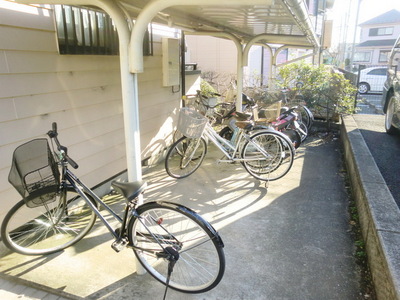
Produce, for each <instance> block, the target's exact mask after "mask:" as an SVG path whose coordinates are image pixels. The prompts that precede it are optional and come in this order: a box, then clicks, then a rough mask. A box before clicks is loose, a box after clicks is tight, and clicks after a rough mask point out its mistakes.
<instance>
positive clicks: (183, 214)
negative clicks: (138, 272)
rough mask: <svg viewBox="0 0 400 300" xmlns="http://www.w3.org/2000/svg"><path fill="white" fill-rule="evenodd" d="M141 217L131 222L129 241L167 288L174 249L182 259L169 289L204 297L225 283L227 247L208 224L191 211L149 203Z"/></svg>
mask: <svg viewBox="0 0 400 300" xmlns="http://www.w3.org/2000/svg"><path fill="white" fill-rule="evenodd" d="M137 213H138V216H137V217H133V218H131V220H130V222H129V225H128V239H129V242H130V244H131V245H132V246H133V247H134V248H133V250H134V252H135V255H136V257H137V258H138V260H139V262H140V263H141V264H142V265H143V267H144V268H145V269H146V270H147V271H148V272H149V273H150V274H151V275H152V276H153V277H154V278H155V279H157V280H158V281H160V282H161V283H163V284H167V277H168V266H169V260H168V258H167V257H166V255H165V254H166V251H168V249H173V251H175V253H177V254H178V256H179V258H178V259H177V261H176V263H175V265H174V268H173V271H172V274H171V277H170V281H169V284H168V286H169V287H171V288H173V289H175V290H177V291H180V292H184V293H203V292H206V291H208V290H211V289H212V288H214V287H215V286H216V285H217V284H218V283H219V282H220V281H221V279H222V276H223V274H224V271H225V256H224V252H223V243H222V240H221V238H220V237H219V235H218V233H217V232H216V231H215V229H214V228H213V227H212V226H211V225H210V224H209V223H208V222H207V221H205V220H204V219H203V218H202V217H200V216H199V215H198V214H197V213H195V212H194V211H192V210H191V209H189V208H187V207H184V206H182V205H179V204H174V203H169V202H149V203H146V204H144V205H142V206H140V207H139V208H138V209H137ZM167 248H168V249H167ZM166 249H167V250H166Z"/></svg>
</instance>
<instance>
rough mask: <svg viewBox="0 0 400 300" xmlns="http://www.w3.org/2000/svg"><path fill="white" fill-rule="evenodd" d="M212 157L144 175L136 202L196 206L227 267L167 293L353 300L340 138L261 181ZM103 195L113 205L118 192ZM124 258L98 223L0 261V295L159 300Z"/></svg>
mask: <svg viewBox="0 0 400 300" xmlns="http://www.w3.org/2000/svg"><path fill="white" fill-rule="evenodd" d="M220 156H221V155H220V153H217V152H216V150H215V149H214V150H211V151H210V152H209V153H208V154H207V157H206V160H205V161H204V163H203V165H202V166H201V167H200V169H199V170H198V171H196V173H195V174H193V175H192V176H190V177H188V178H186V179H181V180H175V179H173V178H170V177H168V176H167V175H166V172H165V170H164V168H163V165H160V166H157V167H155V168H153V169H152V170H151V172H149V173H147V174H146V175H145V179H146V180H148V183H149V188H148V191H147V192H146V194H145V200H155V199H159V200H168V201H175V202H179V203H183V204H185V205H187V206H189V207H191V208H193V209H195V210H196V211H198V212H199V213H200V214H201V215H203V216H204V217H205V218H206V219H207V220H209V221H210V222H211V223H212V224H213V226H214V227H215V228H216V229H217V230H218V231H219V232H220V234H221V236H222V238H223V240H224V243H225V255H226V271H225V275H224V278H223V279H222V281H221V283H220V284H219V285H218V286H217V287H216V288H214V289H213V290H211V291H209V292H207V293H204V294H199V295H187V294H181V293H177V292H175V291H172V290H171V291H169V292H168V297H167V298H168V299H174V300H175V299H178V300H179V299H182V300H183V299H184V300H188V299H189V300H190V299H201V300H205V299H230V300H236V299H249V300H250V299H251V300H256V299H293V300H294V299H295V300H301V299H304V300H313V299H315V300H320V299H324V300H329V299H332V300H337V299H352V300H353V299H362V298H360V287H359V279H360V277H359V273H358V271H357V266H356V263H355V260H354V257H353V251H354V248H353V244H354V241H353V240H352V237H351V233H350V226H349V220H348V212H347V208H348V197H349V196H348V194H347V192H346V189H345V183H344V174H343V166H342V163H341V153H340V141H339V140H338V139H337V138H335V137H332V136H327V137H322V138H321V137H314V138H312V139H310V140H308V141H307V142H306V143H305V144H304V145H303V146H301V147H300V148H299V151H298V153H297V156H296V160H295V162H294V166H293V168H292V170H291V171H290V173H289V174H288V175H286V177H284V178H283V179H280V180H278V181H274V182H270V183H269V186H268V188H266V187H265V185H264V183H262V182H260V181H258V180H255V179H254V178H253V177H251V176H250V175H248V174H247V173H246V172H245V170H244V169H243V168H242V167H241V165H240V164H216V163H215V160H216V159H218V158H220ZM111 202H114V204H113V205H114V207H117V208H118V206H121V204H120V201H118V199H112V200H111ZM133 258H134V254H133V253H132V252H131V251H129V250H125V251H122V252H121V253H115V252H114V251H113V250H111V248H110V236H109V234H108V233H107V232H105V231H104V229H103V228H102V227H100V226H99V225H97V226H96V227H95V228H94V230H93V231H92V232H91V233H90V235H88V236H87V237H86V238H85V239H84V240H82V241H81V242H80V243H78V244H77V245H76V246H74V247H71V248H69V249H66V250H65V251H64V252H62V253H58V254H54V255H49V256H46V257H27V256H22V255H18V254H14V253H12V254H9V255H7V256H5V257H3V258H1V259H0V274H3V276H0V284H1V287H0V289H1V290H0V299H64V298H66V299H113V300H118V299H144V300H147V299H149V300H150V299H151V300H153V299H162V296H163V292H164V287H163V286H162V285H161V284H159V283H158V282H157V281H155V280H154V279H152V278H151V277H150V276H149V275H147V274H146V275H142V276H139V275H137V274H136V273H135V271H136V265H135V263H134V259H133ZM4 274H5V275H6V276H7V278H4ZM17 280H24V281H23V282H20V281H17ZM28 286H29V287H28ZM42 289H44V291H43V290H42ZM57 296H60V297H59V298H57ZM12 297H14V298H12ZM53 297H54V298H53Z"/></svg>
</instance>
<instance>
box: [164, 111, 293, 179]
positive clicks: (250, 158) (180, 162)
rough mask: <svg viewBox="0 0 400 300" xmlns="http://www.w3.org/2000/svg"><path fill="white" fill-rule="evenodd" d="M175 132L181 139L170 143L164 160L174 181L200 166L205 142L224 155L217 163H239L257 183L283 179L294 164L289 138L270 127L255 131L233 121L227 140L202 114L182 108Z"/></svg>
mask: <svg viewBox="0 0 400 300" xmlns="http://www.w3.org/2000/svg"><path fill="white" fill-rule="evenodd" d="M178 130H179V131H180V132H181V133H182V134H183V137H182V138H180V139H179V140H177V141H176V142H175V143H173V144H172V146H171V147H170V149H169V150H168V153H167V156H166V158H165V169H166V171H167V173H168V174H169V175H170V176H172V177H174V178H184V177H187V176H189V175H191V174H193V173H194V172H195V171H196V170H197V169H198V168H199V167H200V165H201V163H202V162H203V160H204V157H205V155H206V153H207V141H211V142H212V143H213V144H214V145H215V146H216V147H217V148H218V149H219V150H220V151H221V152H222V153H223V154H224V158H223V159H220V160H219V162H228V163H232V162H240V163H241V164H242V165H243V166H244V168H245V169H246V171H247V172H248V173H250V174H251V175H252V176H254V177H255V178H257V179H259V180H263V181H272V180H277V179H279V178H282V177H283V176H285V175H286V174H287V173H288V172H289V170H290V169H291V167H292V165H293V160H294V155H295V149H294V147H293V145H292V143H291V141H290V140H289V138H288V137H287V136H286V135H284V134H282V133H281V132H278V131H276V130H274V129H272V128H260V129H257V130H256V127H255V125H254V123H253V122H251V121H236V123H235V131H234V133H233V137H232V139H231V140H226V139H224V138H223V137H221V136H220V135H219V134H218V133H217V132H216V131H215V130H214V129H213V128H212V126H211V125H210V124H209V123H208V122H207V119H206V118H205V117H203V116H202V115H201V114H199V113H198V112H196V111H195V110H193V109H190V108H182V109H181V111H180V115H179V121H178Z"/></svg>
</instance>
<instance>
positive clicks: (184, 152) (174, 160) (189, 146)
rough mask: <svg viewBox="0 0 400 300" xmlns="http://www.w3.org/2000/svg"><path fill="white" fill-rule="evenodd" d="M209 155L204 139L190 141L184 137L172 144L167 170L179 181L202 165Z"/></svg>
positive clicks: (166, 159) (166, 161) (167, 158)
mask: <svg viewBox="0 0 400 300" xmlns="http://www.w3.org/2000/svg"><path fill="white" fill-rule="evenodd" d="M206 154H207V143H206V141H205V139H204V138H200V139H189V138H187V137H182V138H180V139H179V140H178V141H176V142H175V143H173V144H172V146H171V148H170V149H169V150H168V153H167V156H166V157H165V170H166V171H167V173H168V175H169V176H171V177H174V178H177V179H180V178H185V177H188V176H189V175H191V174H193V173H194V172H195V171H196V170H197V169H198V168H199V167H200V165H201V163H202V162H203V160H204V157H205V155H206Z"/></svg>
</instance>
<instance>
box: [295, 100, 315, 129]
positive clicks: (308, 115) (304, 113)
mask: <svg viewBox="0 0 400 300" xmlns="http://www.w3.org/2000/svg"><path fill="white" fill-rule="evenodd" d="M297 110H298V111H299V112H300V118H301V122H303V123H304V124H305V125H306V126H307V129H308V130H310V128H311V126H312V125H313V123H314V115H313V113H312V112H311V111H310V109H309V108H308V107H307V106H305V105H301V104H300V105H299V106H298V108H297Z"/></svg>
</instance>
